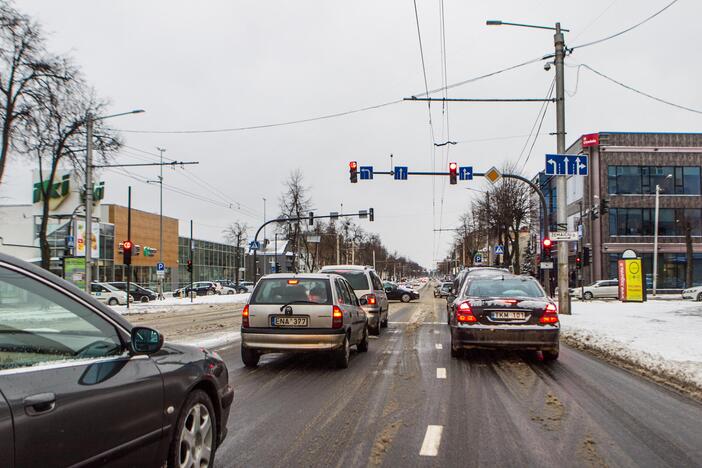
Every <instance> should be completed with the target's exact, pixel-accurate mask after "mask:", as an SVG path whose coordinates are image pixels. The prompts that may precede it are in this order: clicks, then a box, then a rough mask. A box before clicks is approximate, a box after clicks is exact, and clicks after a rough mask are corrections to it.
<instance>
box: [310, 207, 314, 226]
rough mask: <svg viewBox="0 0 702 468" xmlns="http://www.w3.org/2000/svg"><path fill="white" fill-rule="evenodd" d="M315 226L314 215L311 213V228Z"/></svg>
mask: <svg viewBox="0 0 702 468" xmlns="http://www.w3.org/2000/svg"><path fill="white" fill-rule="evenodd" d="M313 224H314V213H313V212H311V211H310V226H312V225H313Z"/></svg>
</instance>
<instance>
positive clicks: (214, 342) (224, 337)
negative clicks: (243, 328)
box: [173, 331, 241, 349]
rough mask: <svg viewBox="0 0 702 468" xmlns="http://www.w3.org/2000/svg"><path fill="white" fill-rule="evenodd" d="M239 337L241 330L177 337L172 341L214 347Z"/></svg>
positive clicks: (236, 339) (224, 344) (227, 343)
mask: <svg viewBox="0 0 702 468" xmlns="http://www.w3.org/2000/svg"><path fill="white" fill-rule="evenodd" d="M239 339H241V332H238V331H237V332H225V333H214V334H212V333H211V334H207V335H205V336H200V337H187V338H177V339H175V340H173V343H178V344H184V345H190V346H201V347H203V348H210V349H215V348H221V347H223V346H226V345H229V344H232V343H234V342H236V341H238V340H239Z"/></svg>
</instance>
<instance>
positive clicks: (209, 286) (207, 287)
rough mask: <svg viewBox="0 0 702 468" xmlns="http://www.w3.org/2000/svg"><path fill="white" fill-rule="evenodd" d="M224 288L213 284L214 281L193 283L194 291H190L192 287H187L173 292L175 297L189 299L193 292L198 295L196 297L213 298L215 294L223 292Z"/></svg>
mask: <svg viewBox="0 0 702 468" xmlns="http://www.w3.org/2000/svg"><path fill="white" fill-rule="evenodd" d="M221 289H222V286H221V285H219V284H217V283H215V282H213V281H196V282H195V283H193V287H192V289H190V285H187V286H185V287H183V288H180V289H176V290H175V291H173V296H174V297H187V296H188V295H189V294H190V293H191V291H192V292H193V293H194V294H195V295H196V296H213V295H215V294H219V291H221Z"/></svg>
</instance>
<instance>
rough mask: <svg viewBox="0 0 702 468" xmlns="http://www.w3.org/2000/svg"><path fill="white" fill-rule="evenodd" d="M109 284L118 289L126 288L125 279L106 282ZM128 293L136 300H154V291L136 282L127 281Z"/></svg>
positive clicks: (123, 289)
mask: <svg viewBox="0 0 702 468" xmlns="http://www.w3.org/2000/svg"><path fill="white" fill-rule="evenodd" d="M108 284H109V285H111V286H114V287H115V288H117V289H119V290H120V291H126V290H127V282H126V281H111V282H109V283H108ZM129 294H130V295H131V296H132V297H133V298H134V300H135V301H138V302H149V301H155V300H156V293H155V292H153V291H152V290H150V289H146V288H142V287H141V286H139V285H138V284H134V283H129Z"/></svg>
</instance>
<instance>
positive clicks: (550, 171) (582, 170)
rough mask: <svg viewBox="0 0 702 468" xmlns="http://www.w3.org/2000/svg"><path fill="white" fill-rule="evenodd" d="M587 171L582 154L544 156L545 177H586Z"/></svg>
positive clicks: (585, 159) (585, 160) (584, 157)
mask: <svg viewBox="0 0 702 468" xmlns="http://www.w3.org/2000/svg"><path fill="white" fill-rule="evenodd" d="M588 169H589V168H588V160H587V156H585V155H584V154H547V155H546V175H587V174H588Z"/></svg>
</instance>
